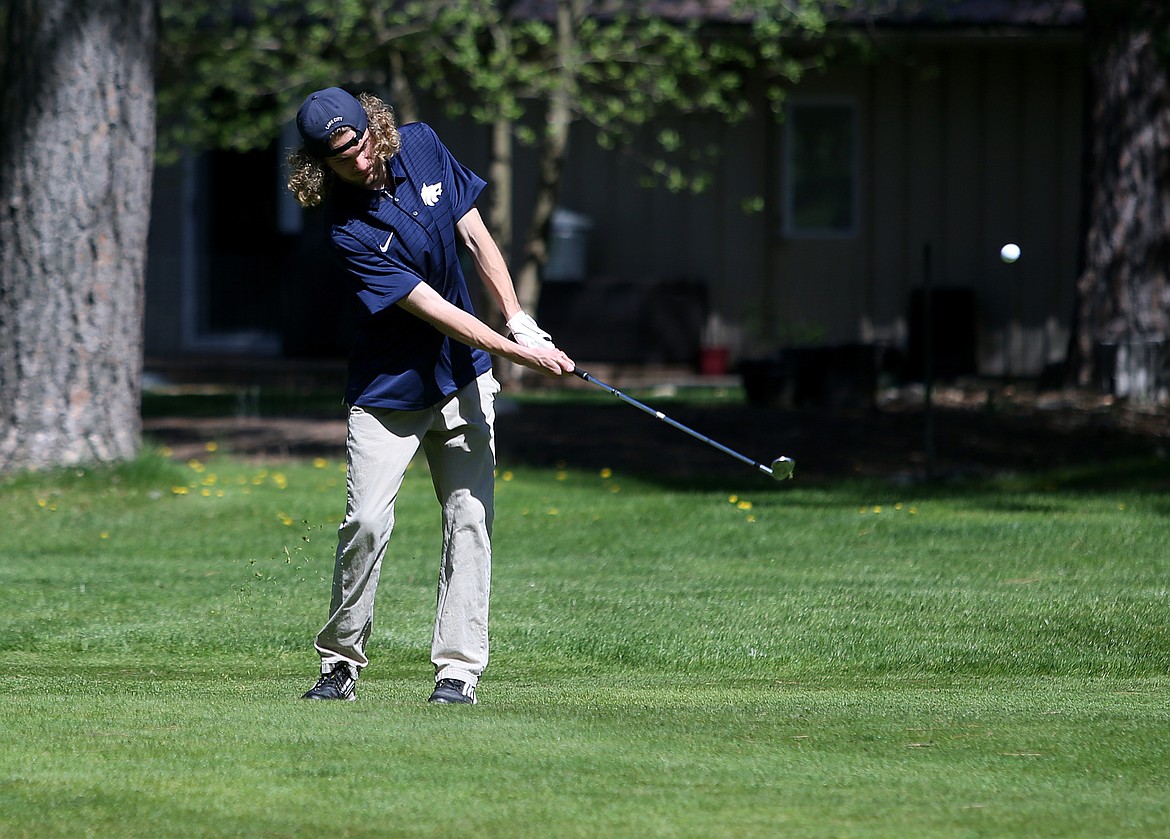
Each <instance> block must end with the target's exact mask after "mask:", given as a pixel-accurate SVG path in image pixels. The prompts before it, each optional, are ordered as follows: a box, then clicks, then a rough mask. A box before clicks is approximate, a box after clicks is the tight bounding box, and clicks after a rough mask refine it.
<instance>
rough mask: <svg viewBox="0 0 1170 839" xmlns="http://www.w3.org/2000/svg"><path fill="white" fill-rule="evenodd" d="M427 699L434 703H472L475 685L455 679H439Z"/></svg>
mask: <svg viewBox="0 0 1170 839" xmlns="http://www.w3.org/2000/svg"><path fill="white" fill-rule="evenodd" d="M427 701H428V702H430V703H432V704H434V705H474V704H475V703H476V698H475V685H469V684H467V682H460V681H459V680H457V679H439V682H438V684H436V685H435V692H434V693H432V694H431V698H430V699H428V700H427Z"/></svg>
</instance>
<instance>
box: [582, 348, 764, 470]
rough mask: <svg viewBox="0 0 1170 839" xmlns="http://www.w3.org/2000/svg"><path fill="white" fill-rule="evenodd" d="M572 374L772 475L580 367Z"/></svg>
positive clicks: (754, 463) (755, 463)
mask: <svg viewBox="0 0 1170 839" xmlns="http://www.w3.org/2000/svg"><path fill="white" fill-rule="evenodd" d="M573 372H574V373H575V374H576V375H577V376H579V377H580V378H582V379H584V380H585V381H587V382H589V383H590V384H594V385H597V386H598V387H599V388H601V389H602V390H607V391H609V392H610V393H612V394H613V395H614V396H616V397H617V398H618V399H620V400H622V401H623V402H627V403H629V404H630V405H633V406H634V407H635V408H637V409H638V410H640V411H644V412H646V413H647V414H649V415H650V416H652V417H654V418H655V419H659V420H662V421H663V422H664V423H666V424H667V425H670V426H673V427H674V428H677V429H678V430H679V431H683V432H685V433H687V434H690V435H691V436H692V437H694V438H695V439H696V440H702V441H703V442H704V443H706V444H707V445H708V446H712V447H714V448H716V449H718V450H719V451H721V452H723V453H724V454H729V455H731V456H732V457H734V458H735V459H736V460H738V461H740V462H742V463H746V464H747V465H748V466H754V467H756V468H757V469H759V470H760V471H761V472H763V473H764V474H765V475H771V474H772V467H771V466H767V465H765V464H763V463H757V462H756V461H754V460H752V459H751V458H750V457H748V456H747V455H743V454H740V453H739V452H737V451H736V450H735V449H731V448H728V447H727V446H725V445H723V444H722V443H720V442H718V441H716V440H712V439H711V438H710V437H708V436H707V435H705V434H700V433H699V432H698V431H695V430H694V429H693V428H688V427H687V426H685V425H683V424H682V423H681V422H679V421H678V420H674V419H671V418H670V417H668V416H667V415H666V414H664V413H662V411H656V410H654V409H653V408H651V407H650V406H649V405H645V404H643V403H641V402H639V401H638V400H637V399H635V398H634V397H632V396H627V395H626V394H624V393H622V392H621V391H620V390H618V389H617V388H616V387H613V386H612V385H608V384H606V383H605V382H603V381H601V380H600V379H598V378H596V377H594V376H591V375H589V374H588V373H586V372H585V371H584V370H582V369H581V368H580V367H578V368H576V369H575V370H574V371H573Z"/></svg>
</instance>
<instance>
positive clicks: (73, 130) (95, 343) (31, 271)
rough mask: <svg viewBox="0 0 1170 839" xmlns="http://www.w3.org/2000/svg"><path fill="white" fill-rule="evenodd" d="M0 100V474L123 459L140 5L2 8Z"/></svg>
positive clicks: (47, 1)
mask: <svg viewBox="0 0 1170 839" xmlns="http://www.w3.org/2000/svg"><path fill="white" fill-rule="evenodd" d="M8 5H9V16H8V21H7V41H8V43H7V49H6V53H5V57H4V66H3V76H2V79H3V89H2V91H0V97H2V101H3V108H2V113H3V114H4V119H3V121H2V124H0V472H3V471H13V470H20V469H39V468H45V467H52V466H62V465H73V464H78V463H84V462H94V461H114V460H120V459H126V458H132V457H134V456H135V455H136V454H137V453H138V449H139V445H140V436H141V419H140V392H141V379H142V312H143V306H142V295H143V275H144V272H145V265H146V240H147V228H148V225H149V219H150V200H151V192H150V190H151V177H152V174H153V166H154V63H153V62H154V48H155V33H156V6H155V3H154V2H153V0H11V2H10V3H9V4H8Z"/></svg>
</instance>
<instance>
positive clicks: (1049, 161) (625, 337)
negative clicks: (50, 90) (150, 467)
mask: <svg viewBox="0 0 1170 839" xmlns="http://www.w3.org/2000/svg"><path fill="white" fill-rule="evenodd" d="M882 46H883V48H884V49H886V50H887V57H886V58H884V59H883V60H880V61H876V62H873V63H868V64H860V63H853V64H848V65H843V66H841V67H838V68H836V69H833V70H831V71H829V72H827V73H824V74H817V75H809V76H807V77H806V79H805V80H804V81H803V82H802V83H801V85H800V86H799V88H798V89H797V90H796V91H794V92H793V94H792V101H793V102H796V103H800V102H809V101H833V102H849V103H853V104H854V105H855V106H856V109H857V126H858V170H857V171H858V183H857V198H858V202H859V203H858V206H859V213H858V223H857V226H856V230H855V231H853V232H852V233H850V234H849V235H843V236H842V235H838V236H831V237H824V236H821V237H815V236H813V237H796V236H793V235H790V234H788V233H786V232H785V230H786V227H785V221H786V219H785V217H784V212H783V200H782V199H783V196H784V194H785V189H786V186H787V181H788V179H789V177H790V173H788V172H786V171H785V152H786V148H785V143H786V139H785V127H784V125H783V124H782V123H779V122H778V121H776V120H774V119H772V118H771V117H770V116H769V117H764V116H759V117H756V118H753V119H752V120H749V121H747V122H746V123H743V124H737V125H732V126H727V125H722V124H720V123H718V122H716V121H713V120H710V119H707V120H689V121H687V122H685V123H680V124H678V125H676V126H675V127H676V128H677V129H678V130H679V131H680V132H681V133H682V135H683V137H684V139H685V141H686V145H687V147H688V148H695V149H699V148H704V147H707V146H713V147H716V148H718V149H719V150H720V152H721V154H720V155H719V156H718V158H717V159H716V160H715V161H714V163H713V166H714V171H715V174H716V175H717V177H716V179H715V182H714V185H713V186H712V187H711V188H710V189H708V190H706V191H705V192H702V193H699V194H690V193H686V192H682V193H675V192H671V191H670V190H667V189H665V188H663V187H661V186H659V187H655V188H645V187H644V186H642V185H641V184H640V182H641V181H642V180H643V178H644V176H645V174H646V169H645V166H644V163H643V162H641V161H643V160H644V159H645V158H646V156H647V154H648V151H647V149H648V145H647V146H641V147H638V146H636V147H634V148H630V149H620V150H617V151H603V150H601V149H599V148H598V146H597V145H596V143H595V142H594V141H593V138H592V136H591V134H590V132H589V130H588V128H587V127H583V126H578V127H576V128H575V129H574V133H573V136H572V141H571V145H570V153H569V159H568V161H567V165H566V167H565V169H564V180H563V184H562V190H561V195H560V204H561V205H562V206H564V207H566V208H567V209H570V210H573V211H576V212H579V213H583V214H584V215H586V216H588V217H589V218H590V220H591V221H592V223H593V227H592V230H591V231H590V233H589V237H588V248H587V276H586V278H585V279H584V280H583V281H581V282H578V283H570V284H554V283H549V284H547V287H546V290H545V303H544V304H542V310H541V312H540V316H541V318H542V319H544V318H546V317H547V318H549V319H550V320H551V321H552V324H546V325H556V326H557V327H558V329H557V330H555V331H554V334H555V335H556V336H557V337H558V339H559V340H561V341H562V343H563V344H564V345H565V346H566V348H568V349H569V350H570V351H571V352H573V354H574V355H576V356H577V357H579V358H580V359H581V360H582V361H589V360H593V358H594V356H596V355H599V354H600V355H605V354H608V355H609V356H610V359H607V360H619V361H628V362H636V361H691V360H693V359H694V355H695V351H696V350H697V346H698V343H699V341H700V335H699V332H700V331H701V329H702V327H703V325H704V323H706V322H707V321H708V318H709V316H711V315H716V316H718V318H719V319H720V322H721V323H722V324H723V325H724V326H725V327H727V329H725V330H723V333H722V334H723V337H724V340H727V341H728V342H729V343H731V344H732V345H733V349H735V350H736V351H737V352H738V353H739V355H741V356H744V357H746V356H760V355H766V354H769V353H772V352H774V351H776V350H778V349H780V348H782V347H784V346H789V345H794V344H800V345H808V344H814V345H815V344H826V345H829V344H849V343H857V342H862V343H878V344H883V345H887V346H891V347H895V348H898V349H906V348H907V347H908V345H909V344H910V341H911V337H912V332H913V327H914V323H913V322H912V319H911V306H910V303H911V295H912V293H913V292H914V290H915V289H917V288H921V287H922V285H923V284H924V282H925V281H926V279H927V272H928V271H929V280H930V283H931V285H932V286H933V287H935V288H951V287H957V288H961V289H966V290H967V291H968V292H969V293H970V294H971V296H972V299H973V304H972V306H971V307H970V308H972V309H973V311H972V313H971V320H972V321H973V322H974V324H975V326H976V329H977V341H976V343H977V347H976V353H977V363H978V372H980V373H982V374H986V375H1035V374H1038V373H1039V372H1040V371H1041V370H1042V369H1043V368H1044V366H1045V365H1046V364H1048V363H1051V362H1053V361H1056V360H1059V359H1060V358H1061V357H1063V354H1064V350H1065V345H1066V343H1067V337H1068V324H1069V318H1070V316H1071V312H1072V307H1073V298H1074V283H1075V278H1076V271H1077V262H1078V251H1079V235H1080V230H1079V214H1080V181H1081V177H1080V176H1081V161H1080V158H1081V142H1082V127H1081V119H1082V107H1083V105H1082V95H1083V82H1082V72H1083V69H1082V65H1083V50H1082V47H1081V45H1080V43H1079V41H1078V40H1077V39H1075V38H1070V37H1066V36H1061V37H1057V38H1052V39H1049V38H1043V37H1041V38H1000V39H993V38H988V37H977V38H976V37H973V38H965V39H964V38H953V39H951V40H949V41H937V40H936V41H935V42H934V43H932V44H929V45H926V46H922V45H921V39H920V38H916V39H915V40H914V41H904V42H901V43H887V44H883V45H882ZM422 116H423V118H424V119H425V120H426V121H428V122H430V123H432V124H433V125H434V126H435V128H436V129H437V130H438V131H439V133H440V135H441V136H443V137H444V140H445V141H446V142H447V144H448V145H449V146H450V147H451V148H452V150H453V151H454V152H455V154H456V155H457V156H458V157H460V159H462V160H464V162H466V163H467V164H468V165H470V166H471V167H472V168H473V169H475V170H476V171H479V172H481V173H484V174H486V173H487V164H488V160H489V153H490V149H489V141H490V135H489V133H488V130H487V129H486V128H485V127H483V126H478V125H474V124H470V123H467V122H452V121H451V120H449V119H447V118H446V117H445V116H444V115H443V112H442V109H441V108H439V107H437V106H430V107H428V106H425V105H424V107H423V114H422ZM287 145H289V138H288V137H285V138H281V140H280V141H279V142H277V143H274V148H273V150H271V153H270V154H269V165H268V168H269V169H271V171H262V170H263V169H264V168H265V167H264V166H263V165H261V164H260V163H259V162H257V161H256V160H254V161H253V164H252V167H251V168H250V169H249V170H248V171H249V172H250V171H253V170H255V171H256V178H257V182H258V183H261V182H262V186H263V188H271V189H273V190H274V191H279V189H280V187H279V183H280V181H281V171H280V167H281V158H282V157H283V152H284V148H285V146H287ZM214 171H215V167H213V166H209V165H205V164H201V163H199V162H198V161H190V160H189V161H187V162H185V163H184V164H183V165H182V166H179V167H176V168H173V169H169V170H165V171H164V170H160V172H159V177H158V178H157V180H156V200H155V205H154V219H153V226H152V236H151V253H150V262H149V267H148V277H147V298H146V303H147V320H148V323H147V352H148V354H151V355H171V354H182V353H201V352H214V351H220V352H224V351H230V352H242V353H248V352H273V351H275V348H276V346H277V345H276V344H275V343H274V342H273V340H271V332H272V320H271V317H270V316H269V313H267V312H265V313H261V314H264V317H263V318H261V317H259V315H258V316H257V320H256V323H255V324H249V323H236V322H235V321H230V323H231V324H233V328H234V331H233V332H230V333H217V332H216V331H215V330H216V324H217V323H220V322H222V320H223V319H222V318H218V319H217V317H216V314H215V312H213V311H208V307H209V306H214V305H215V303H214V300H215V296H214V295H212V294H209V292H208V289H209V288H210V285H209V283H208V280H207V276H208V273H209V271H210V270H211V267H210V266H214V265H216V264H219V263H218V262H216V260H215V259H214V258H212V255H210V254H208V253H206V251H208V249H209V248H211V247H212V245H211V242H212V237H210V236H209V235H208V232H207V231H208V230H209V229H211V222H212V220H213V218H212V217H213V216H214V215H215V213H216V212H217V211H216V209H215V207H214V206H211V205H210V203H209V196H218V198H217V200H220V201H231V200H232V195H233V192H232V190H233V189H239V190H242V189H255V188H256V187H257V185H258V184H256V183H238V180H239V179H238V178H237V179H236V181H237V182H233V183H232V184H230V185H227V186H225V185H224V184H222V183H217V184H215V185H209V184H207V183H205V182H204V181H206V180H208V179H209V178H210V177H212V176H213V174H214ZM535 171H536V167H535V161H534V157H533V154H532V152H531V150H525V149H523V148H518V149H517V155H516V171H515V183H514V191H515V197H516V220H515V228H516V238H515V248H516V249H515V250H514V252H515V253H518V252H519V250H518V249H519V246H520V244H521V242H522V237H523V235H524V234H525V233H526V231H527V222H528V218H529V211H530V207H531V201H532V197H533V193H534V177H535ZM490 188H491V187H490V185H489V190H490ZM488 198H489V196H488V195H485V197H484V199H483V201H482V202H481V203H482V204H486V202H487V200H488ZM212 203H213V202H212ZM286 203H287V202H286ZM276 205H277V209H276V210H275V211H274V212H273V213H271V214H270V215H272V216H273V217H272V218H270V219H269V218H264V219H259V218H258V219H256V224H257V226H258V228H263V232H264V236H263V237H262V238H263V241H264V242H265V243H266V244H265V245H264V248H265V250H264V251H263V253H261V254H259V257H262V258H265V259H267V258H269V257H271V256H272V255H273V254H274V253H276V252H279V254H282V256H280V259H281V264H280V265H279V266H277V270H278V275H279V280H278V286H277V287H278V289H279V293H277V294H273V293H272V292H271V291H268V292H266V294H267V295H268V297H278V298H280V299H279V300H278V301H276V304H277V305H278V306H279V308H280V311H281V314H280V318H279V320H280V324H279V329H278V330H277V336H278V337H279V339H280V345H281V346H282V347H283V352H284V353H285V354H286V355H287V354H293V355H298V354H299V355H315V356H320V355H341V354H343V353H344V351H345V346H346V345H347V340H348V338H347V336H348V332H349V330H350V326H349V323H350V321H348V320H346V318H345V317H344V313H345V311H346V309H345V308H344V307H345V305H346V304H345V303H344V301H343V300H342V297H343V296H344V295H343V292H342V291H341V290H340V285H339V284H338V281H337V278H336V276H334V275H333V274H332V273H331V268H330V266H329V263H328V258H327V255H326V254H325V252H324V247H323V242H322V240H321V231H320V224H319V222H320V219H319V218H314V217H313V216H312V215H309V216H306V217H304V223H303V225H300V223H299V222H296V219H293V222H296V223H292V222H290V221H289V219H286V218H284V216H282V214H281V213H282V211H281V209H280V208H281V206H283V205H281V204H280V202H276ZM298 212H299V211H298ZM285 215H287V213H286V214H285ZM298 225H300V226H298ZM1009 241H1014V242H1017V243H1018V244H1019V245H1020V246H1021V247H1022V249H1023V257H1022V259H1021V260H1020V261H1019V262H1018V263H1017V264H1015V265H1011V266H1009V265H1004V264H1003V263H1002V262H1001V261H1000V260H999V257H998V252H999V248H1000V246H1001V245H1002V244H1004V243H1005V242H1009ZM928 252H929V262H928V260H927V253H928ZM259 257H257V258H259ZM249 258H253V257H252V256H249ZM220 262H222V260H220ZM225 264H227V263H225ZM252 273H255V272H252ZM220 279H222V278H220ZM235 281H238V282H240V283H249V282H253V283H254V282H259V280H257V279H256V278H255V277H240V278H237V279H236V280H233V282H235ZM204 286H207V287H206V288H204ZM246 290H247V287H246V286H245V287H243V288H242V290H241V295H240V299H245V298H246V295H244V294H243V291H246ZM265 299H266V298H265ZM236 315H237V316H238V313H236ZM237 319H238V317H237ZM324 321H328V322H327V323H326V322H324ZM945 325H946V324H944V326H945ZM728 336H729V337H728Z"/></svg>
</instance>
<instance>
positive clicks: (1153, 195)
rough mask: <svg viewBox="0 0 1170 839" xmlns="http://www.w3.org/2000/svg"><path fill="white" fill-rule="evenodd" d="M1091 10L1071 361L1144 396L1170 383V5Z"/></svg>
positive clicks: (1093, 5) (1083, 380)
mask: <svg viewBox="0 0 1170 839" xmlns="http://www.w3.org/2000/svg"><path fill="white" fill-rule="evenodd" d="M1086 12H1087V19H1086V28H1087V32H1088V38H1089V53H1090V55H1089V65H1090V66H1089V114H1088V136H1087V155H1088V156H1087V160H1086V219H1087V221H1086V231H1085V239H1084V249H1085V250H1084V267H1083V270H1082V273H1081V276H1080V277H1079V279H1078V282H1077V313H1076V318H1075V320H1074V327H1073V341H1072V346H1071V348H1070V349H1071V351H1070V362H1071V363H1070V371H1071V372H1072V374H1073V376H1074V377H1075V381H1076V383H1077V384H1078V385H1081V386H1089V385H1099V386H1102V387H1104V388H1106V389H1108V390H1110V391H1111V392H1112V393H1114V394H1115V395H1118V396H1123V397H1129V398H1133V399H1136V400H1142V401H1149V400H1154V399H1159V398H1165V396H1166V391H1167V387H1168V386H1170V378H1168V377H1167V373H1168V372H1170V371H1167V370H1165V369H1163V367H1164V366H1165V361H1166V356H1167V352H1168V351H1170V283H1168V280H1170V277H1168V273H1170V262H1168V259H1170V84H1168V80H1167V63H1166V56H1167V46H1168V41H1170V9H1168V8H1167V6H1166V5H1165V2H1164V0H1122V1H1121V2H1119V0H1094V2H1089V3H1087V4H1086Z"/></svg>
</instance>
